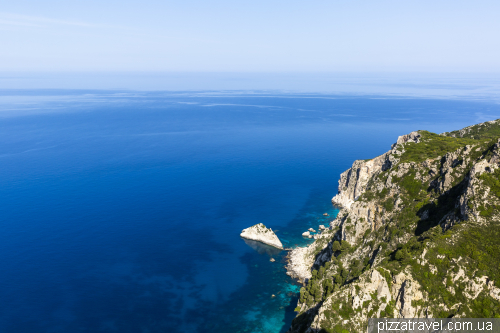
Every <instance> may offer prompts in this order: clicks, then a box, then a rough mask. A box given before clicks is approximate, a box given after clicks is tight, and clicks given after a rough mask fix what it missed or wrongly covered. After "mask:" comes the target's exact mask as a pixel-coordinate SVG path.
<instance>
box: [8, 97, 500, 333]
mask: <svg viewBox="0 0 500 333" xmlns="http://www.w3.org/2000/svg"><path fill="white" fill-rule="evenodd" d="M0 111H1V112H0V198H1V202H2V204H1V205H0V225H1V227H2V229H1V230H2V232H1V233H0V264H1V267H2V270H1V272H0V285H1V286H2V288H0V331H1V332H16V333H17V332H27V333H30V332H36V333H39V332H56V333H57V332H173V333H175V332H273V333H279V332H285V331H286V330H287V328H288V327H289V325H290V323H291V320H292V319H293V317H294V312H293V309H294V308H295V306H296V301H297V291H298V287H299V286H298V285H296V284H295V283H294V281H293V280H292V279H290V278H289V277H288V276H287V275H286V274H285V269H284V265H285V262H284V255H285V252H281V253H275V252H273V251H270V250H269V249H266V248H264V247H262V246H256V245H255V244H251V243H247V242H245V241H244V240H243V239H241V238H240V237H239V234H240V232H241V230H242V229H244V228H247V227H249V226H251V225H253V224H256V223H260V222H262V223H264V224H265V225H266V226H268V227H271V228H272V229H273V230H277V235H278V236H279V237H280V238H281V239H282V241H283V243H284V244H285V246H287V247H288V246H304V245H306V244H308V243H309V242H310V240H308V239H304V238H302V237H301V234H302V232H304V231H305V230H307V229H308V228H309V227H313V228H314V229H317V227H318V225H319V224H327V223H328V222H329V220H331V219H332V218H333V216H334V215H335V214H336V210H335V208H334V207H332V205H331V202H330V200H331V198H332V196H333V195H335V194H336V192H337V181H338V177H339V175H340V173H341V172H342V171H344V170H345V169H347V168H349V167H350V165H351V164H352V162H353V160H355V159H365V158H372V157H374V156H376V155H379V154H381V153H384V152H385V151H387V150H388V149H389V147H390V145H391V144H392V143H393V142H395V140H396V138H397V136H398V135H401V134H405V133H408V132H410V131H413V130H416V129H428V130H431V131H435V132H442V131H447V130H453V129H456V128H461V127H464V126H467V125H470V124H472V123H476V122H479V121H484V120H489V119H495V118H499V117H500V107H499V106H498V105H497V104H494V103H491V102H487V101H460V100H445V99H439V100H438V99H436V100H433V99H416V98H413V99H410V98H392V97H387V96H339V95H305V94H274V93H273V94H269V93H256V92H253V93H252V94H249V93H235V92H232V93H228V92H214V91H211V92H197V93H193V92H185V93H182V92H177V93H165V92H130V91H121V92H117V91H53V90H52V91H40V90H33V91H1V93H0ZM325 212H328V213H329V214H330V217H329V218H325V217H324V216H323V213H325ZM271 256H272V257H273V258H275V259H276V262H274V263H271V262H270V261H269V259H270V257H271ZM272 294H275V295H276V297H275V298H271V295H272Z"/></svg>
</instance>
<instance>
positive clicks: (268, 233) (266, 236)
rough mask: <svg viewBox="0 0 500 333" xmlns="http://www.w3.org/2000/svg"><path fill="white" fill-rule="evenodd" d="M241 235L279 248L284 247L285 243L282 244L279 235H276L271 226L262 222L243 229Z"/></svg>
mask: <svg viewBox="0 0 500 333" xmlns="http://www.w3.org/2000/svg"><path fill="white" fill-rule="evenodd" d="M240 236H241V237H243V238H246V239H252V240H255V241H258V242H262V243H264V244H267V245H271V246H274V247H276V248H278V249H283V244H281V241H280V240H279V238H278V236H276V234H275V233H274V232H273V231H272V230H271V229H270V228H269V229H268V228H266V226H265V225H264V224H262V223H259V224H256V225H254V226H251V227H250V228H246V229H243V231H242V232H241V234H240Z"/></svg>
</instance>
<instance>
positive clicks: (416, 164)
mask: <svg viewBox="0 0 500 333" xmlns="http://www.w3.org/2000/svg"><path fill="white" fill-rule="evenodd" d="M499 177H500V120H495V121H490V122H486V123H482V124H478V125H474V126H470V127H467V128H464V129H462V130H459V131H454V132H449V133H442V134H435V133H430V132H427V131H416V132H412V133H410V134H408V135H404V136H401V137H399V138H398V140H397V142H396V143H395V144H394V145H393V146H392V147H391V150H390V151H388V152H387V153H385V154H383V155H381V156H378V157H376V158H374V159H371V160H357V161H355V162H354V163H353V165H352V167H351V168H350V169H349V170H347V171H345V172H344V173H342V175H341V176H340V180H339V189H338V192H339V193H338V194H337V195H336V196H335V197H334V198H333V199H332V202H333V203H334V204H336V205H339V206H340V207H342V209H341V211H340V212H339V214H338V216H337V218H336V219H335V220H334V221H332V222H331V224H330V228H328V229H327V230H326V231H324V232H323V233H322V234H321V235H320V236H319V237H318V239H316V241H315V242H314V243H313V244H311V245H310V246H309V247H308V248H299V249H296V250H294V251H292V253H291V254H290V264H289V266H288V268H289V273H290V274H291V275H293V276H295V277H298V278H300V279H302V280H306V281H307V283H306V284H305V286H304V287H303V288H301V291H300V299H299V302H298V304H297V308H296V311H297V317H296V318H295V319H294V321H293V323H292V326H291V328H290V329H289V332H290V333H298V332H361V331H364V330H366V325H367V319H368V318H370V317H390V318H414V317H433V318H436V317H451V316H454V317H468V318H470V317H500V270H499V264H500V180H499Z"/></svg>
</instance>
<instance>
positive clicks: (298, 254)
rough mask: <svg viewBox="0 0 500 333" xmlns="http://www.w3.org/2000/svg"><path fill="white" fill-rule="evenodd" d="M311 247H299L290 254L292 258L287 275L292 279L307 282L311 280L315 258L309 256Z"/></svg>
mask: <svg viewBox="0 0 500 333" xmlns="http://www.w3.org/2000/svg"><path fill="white" fill-rule="evenodd" d="M310 251H311V250H310V248H309V247H297V248H295V249H293V251H291V252H290V258H289V261H288V266H287V273H286V274H288V275H290V276H292V277H296V278H298V279H299V280H300V281H305V280H307V279H310V278H311V266H312V265H313V263H314V257H313V256H311V255H310V254H309V252H310Z"/></svg>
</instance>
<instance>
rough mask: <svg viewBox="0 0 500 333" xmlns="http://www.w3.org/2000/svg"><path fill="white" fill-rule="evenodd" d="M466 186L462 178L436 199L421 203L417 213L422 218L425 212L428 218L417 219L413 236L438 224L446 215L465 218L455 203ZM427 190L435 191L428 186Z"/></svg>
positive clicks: (419, 234)
mask: <svg viewBox="0 0 500 333" xmlns="http://www.w3.org/2000/svg"><path fill="white" fill-rule="evenodd" d="M466 186H467V183H466V180H463V181H462V182H460V183H458V184H457V185H455V186H453V187H452V188H451V189H449V190H448V191H446V192H444V193H443V194H441V195H440V196H439V197H438V199H437V200H436V201H434V202H431V203H427V204H425V205H423V206H422V207H421V208H420V209H419V210H418V211H417V215H418V216H419V217H420V218H422V217H423V216H424V215H425V214H427V216H428V218H426V219H421V220H420V221H418V223H417V227H416V229H415V236H421V235H422V234H423V233H425V232H426V231H428V230H430V229H432V228H434V227H435V226H437V225H439V223H440V221H441V220H442V219H443V218H444V217H445V216H446V215H449V216H451V217H452V218H453V217H456V218H458V219H461V220H463V219H465V217H464V216H462V215H461V214H460V210H459V209H456V208H455V204H456V203H457V201H458V200H459V198H460V196H461V195H462V194H463V193H464V191H465V189H466ZM427 191H435V189H434V188H433V187H430V188H429V189H428V190H427Z"/></svg>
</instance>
